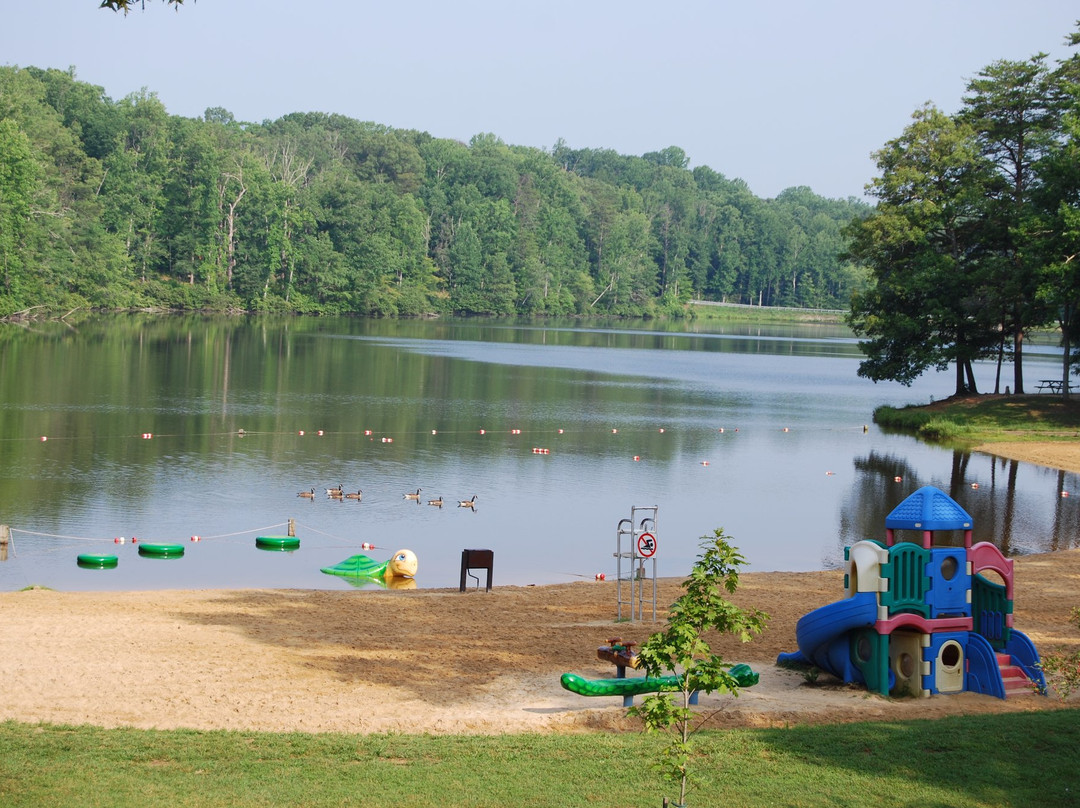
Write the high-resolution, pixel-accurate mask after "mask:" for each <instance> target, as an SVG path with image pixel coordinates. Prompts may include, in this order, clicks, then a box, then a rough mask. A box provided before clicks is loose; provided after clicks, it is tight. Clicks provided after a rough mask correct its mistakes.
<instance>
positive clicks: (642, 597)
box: [614, 505, 659, 623]
mask: <svg viewBox="0 0 1080 808" xmlns="http://www.w3.org/2000/svg"><path fill="white" fill-rule="evenodd" d="M658 508H659V506H657V505H634V506H632V507H631V508H630V518H629V519H622V520H620V521H619V526H618V528H617V530H616V535H615V554H614V555H615V595H616V598H617V601H618V616H617V619H618V620H619V622H622V621H623V620H624V619H626V620H629V621H630V622H633V621H634V620H644V619H645V606H646V605H647V604H649V603H651V604H652V620H653V622H654V623H655V622H656V593H657V588H656V554H655V546H656V545H655V542H656V512H657V510H658ZM646 534H649V535H651V536H652V537H653V538H652V547H653V552H651V553H648V552H647V553H646V554H644V555H642V553H641V552H639V546H638V545H639V539H641V538H642V537H643V536H646ZM624 542H626V544H625V545H624ZM645 543H646V544H648V539H647V537H646V540H645ZM642 549H644V548H642ZM650 567H651V569H650ZM650 582H651V583H650ZM626 587H629V594H628V595H627V596H625V597H624V594H625V590H626ZM646 590H649V591H648V593H647V592H646ZM623 607H626V608H627V609H628V611H629V615H628V616H626V617H624V615H623Z"/></svg>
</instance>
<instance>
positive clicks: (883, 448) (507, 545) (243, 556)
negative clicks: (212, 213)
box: [0, 315, 1077, 589]
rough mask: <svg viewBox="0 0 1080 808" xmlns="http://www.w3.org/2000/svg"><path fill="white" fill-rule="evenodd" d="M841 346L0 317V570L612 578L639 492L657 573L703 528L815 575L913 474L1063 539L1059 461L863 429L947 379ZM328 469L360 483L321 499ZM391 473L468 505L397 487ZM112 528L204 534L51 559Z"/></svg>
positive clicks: (661, 336)
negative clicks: (337, 568)
mask: <svg viewBox="0 0 1080 808" xmlns="http://www.w3.org/2000/svg"><path fill="white" fill-rule="evenodd" d="M1038 361H1039V360H1038V359H1035V360H1033V362H1034V363H1036V364H1037V363H1038ZM1046 361H1047V362H1048V363H1049V362H1051V361H1053V360H1052V357H1048V358H1047V359H1046ZM858 362H859V355H858V353H857V349H856V347H855V342H854V340H853V339H852V338H851V336H850V334H848V333H847V332H845V331H844V330H843V329H838V328H828V327H820V326H809V327H791V326H786V327H774V326H739V327H734V328H716V329H714V330H713V331H706V330H705V329H703V328H702V327H701V326H699V325H698V324H694V323H678V324H670V323H667V324H662V325H661V324H656V323H649V324H646V323H636V324H626V323H614V324H612V323H607V324H597V323H587V322H584V321H567V322H564V323H560V322H552V321H543V322H531V321H530V322H508V321H503V320H475V321H474V320H448V321H442V320H440V321H380V320H352V319H334V318H303V317H297V318H280V319H278V318H260V319H230V318H219V317H195V316H190V317H189V316H183V317H151V316H145V315H130V316H128V315H125V316H120V317H115V318H112V317H110V318H102V319H94V320H87V321H85V322H82V323H79V324H78V325H77V327H70V326H68V325H63V324H42V325H41V326H40V327H36V329H35V330H34V331H26V330H22V329H17V328H15V327H11V326H8V327H3V326H0V441H2V442H3V444H2V447H3V457H4V463H3V464H0V502H3V503H4V511H3V514H2V516H0V521H2V522H4V523H5V524H10V525H11V526H12V527H13V528H15V529H17V530H22V531H24V532H23V533H21V534H18V535H17V536H16V541H17V543H18V554H16V553H15V552H14V549H15V545H13V547H12V550H13V552H12V553H11V554H10V557H9V560H8V561H7V562H4V563H2V564H0V588H2V589H14V588H18V587H21V586H26V585H30V584H44V585H50V586H55V587H56V588H60V589H72V588H75V589H78V588H113V589H124V588H128V589H135V588H161V587H200V588H202V587H236V586H271V587H304V588H347V587H348V586H349V584H348V583H347V582H342V581H338V580H327V579H332V578H334V576H326V575H324V574H322V573H321V572H320V571H319V570H320V568H321V567H324V566H327V565H330V564H334V563H337V562H338V561H340V560H341V558H343V557H346V556H349V555H351V554H353V553H355V552H359V551H360V545H362V544H363V543H370V544H374V545H376V546H377V547H379V548H381V549H385V550H387V551H393V550H396V549H398V548H409V549H412V550H413V551H414V552H416V553H417V555H418V556H419V557H420V562H421V566H420V574H419V576H418V578H417V585H418V586H420V587H456V586H457V585H458V579H459V567H460V555H459V554H460V552H461V550H462V548H467V547H477V546H481V547H487V548H491V549H492V550H493V552H494V553H495V555H496V557H497V561H496V566H495V569H496V577H495V583H496V584H497V585H499V584H529V583H550V582H560V581H568V580H581V579H585V580H589V581H593V580H595V576H596V575H597V574H599V573H605V575H606V576H607V578H608V580H611V579H612V578H613V575H614V561H613V555H612V554H613V551H614V550H615V545H616V536H617V526H618V524H619V521H620V520H621V519H624V518H625V517H626V516H627V515H628V513H629V510H630V508H631V507H632V506H635V505H641V504H649V505H653V504H656V505H657V506H658V508H659V511H658V515H657V520H656V521H657V533H656V536H657V540H658V546H659V548H660V549H659V551H658V554H657V559H658V565H659V569H660V574H662V575H681V574H684V573H685V572H686V571H687V570H688V569H689V566H690V565H691V564H692V562H693V559H694V557H695V556H696V554H697V552H698V546H697V539H698V537H699V536H703V535H708V534H710V533H711V531H712V530H713V529H715V528H717V527H723V528H725V530H726V531H727V533H728V534H729V535H731V536H733V537H734V540H735V543H736V544H737V545H738V546H739V547H740V550H741V551H742V552H743V553H744V555H745V556H746V557H747V559H749V561H750V568H751V569H755V570H769V569H788V570H804V569H818V568H821V567H822V566H830V565H836V564H839V563H840V560H841V559H842V552H843V547H844V546H846V545H849V544H852V543H853V542H854V541H858V540H859V539H862V538H873V537H880V536H882V535H883V525H884V518H885V516H886V514H888V513H889V511H890V510H891V509H892V508H893V507H895V505H897V504H898V503H899V502H900V501H901V500H902V499H903V498H904V497H905V496H906V495H907V494H910V493H911V492H912V491H914V490H915V489H916V488H917V487H919V486H921V485H923V484H933V485H937V486H938V487H940V488H942V489H943V490H945V491H946V492H947V493H949V494H950V495H951V496H953V497H954V498H955V499H956V500H957V501H958V502H960V504H961V505H962V506H963V507H965V508H966V509H967V510H968V511H969V512H970V513H971V514H972V515H973V516H974V517H975V519H976V524H975V529H976V531H977V533H978V535H979V537H980V538H982V539H986V540H990V541H994V542H995V543H998V544H999V545H1001V546H1004V547H1005V548H1006V549H1007V550H1009V551H1011V552H1032V551H1037V550H1049V549H1056V548H1058V547H1063V546H1072V544H1073V543H1074V542H1075V541H1076V539H1075V537H1076V535H1077V531H1076V527H1077V524H1076V513H1075V505H1076V503H1077V498H1076V497H1074V498H1070V499H1063V498H1061V497H1060V493H1059V492H1060V491H1061V490H1062V489H1069V490H1073V491H1075V490H1076V488H1077V486H1076V481H1075V479H1074V478H1073V476H1072V475H1059V474H1058V473H1056V472H1052V473H1051V472H1048V471H1047V470H1045V469H1040V468H1038V467H1035V466H1030V465H1027V464H1012V465H1011V466H1010V464H1009V463H1008V462H1007V461H996V460H993V459H991V458H989V457H987V456H983V455H970V456H968V455H964V454H962V453H961V454H957V453H954V452H951V451H948V450H944V449H941V448H940V447H935V446H930V445H926V444H922V443H919V442H918V441H915V440H913V439H912V438H910V437H908V436H904V435H895V434H887V433H885V432H883V431H882V430H880V429H878V428H877V427H875V426H873V425H872V424H870V417H871V413H872V411H873V409H874V407H876V406H877V405H879V404H896V405H902V404H905V403H909V402H912V401H915V402H918V401H927V400H929V399H931V398H935V397H936V398H941V397H944V396H947V395H948V393H949V391H950V390H951V386H952V383H953V380H952V376H951V374H943V375H942V376H940V377H938V376H928V377H926V378H924V379H920V380H919V382H918V383H917V384H916V385H915V386H913V387H912V388H910V389H909V388H905V387H902V386H900V385H889V384H878V385H875V384H872V383H870V382H868V381H866V380H865V379H860V378H858V376H857V375H856V372H855V371H856V368H857V366H858ZM43 368H47V369H48V372H47V373H46V372H41V369H43ZM979 372H983V373H984V375H985V376H987V377H989V376H990V375H991V374H992V373H993V367H992V366H991V367H987V368H983V369H981V370H980V371H979ZM1032 372H1033V374H1034V375H1039V373H1040V371H1038V370H1033V371H1032ZM1045 375H1050V373H1047V374H1045ZM980 383H981V384H982V383H984V379H980ZM984 386H985V385H984ZM867 424H870V425H869V427H868V428H867V429H865V430H864V425H867ZM534 449H540V450H544V451H539V452H535V451H533V450H534ZM896 478H900V480H901V481H900V482H899V483H898V482H896ZM972 484H978V485H979V488H977V489H976V488H972ZM336 485H343V486H344V487H345V488H346V489H347V490H353V491H355V490H357V489H360V488H362V489H363V491H364V497H363V501H362V502H358V501H343V500H342V501H337V502H328V501H326V500H325V499H324V498H323V497H322V496H321V495H322V491H323V490H324V488H326V487H330V486H336ZM312 488H314V489H315V491H316V492H318V494H319V497H318V498H317V499H314V500H311V501H307V500H303V499H300V498H298V497H297V495H296V494H297V492H298V491H308V490H310V489H312ZM417 488H422V489H423V496H424V497H425V499H426V498H428V497H429V496H430V497H432V498H437V497H443V498H445V500H446V502H447V503H457V502H458V501H459V500H464V499H469V498H470V497H471V496H472V495H473V494H477V502H479V503H482V504H481V507H480V508H478V509H477V510H476V512H471V511H470V510H467V509H464V508H462V509H459V508H457V507H447V508H435V507H427V506H426V505H424V506H423V507H417V506H418V504H419V503H417V502H408V503H403V501H402V492H404V491H415V490H416V489H417ZM289 518H296V520H297V523H298V524H297V530H298V535H300V536H302V537H303V544H302V547H301V549H300V550H298V551H297V552H295V553H284V554H283V553H258V552H257V551H256V550H255V549H254V547H253V546H252V540H253V539H254V536H253V535H251V531H253V530H255V529H264V530H265V529H267V528H268V526H270V527H273V526H277V525H280V524H282V523H284V522H286V520H288V519H289ZM28 531H30V532H28ZM133 534H134V535H138V536H140V537H142V536H150V537H153V538H154V540H160V541H185V542H186V541H188V538H189V537H190V536H193V535H199V536H201V537H202V538H203V541H202V542H200V543H198V544H197V545H190V549H189V552H188V553H187V555H186V557H185V558H184V559H183V560H182V561H180V562H178V563H177V564H169V565H164V566H163V565H160V564H159V565H153V564H145V563H143V562H142V561H140V559H139V558H138V557H137V556H136V555H134V554H131V553H129V552H128V551H129V550H130V545H129V546H126V547H125V548H124V549H121V550H120V551H119V552H120V553H121V559H120V564H119V567H118V569H116V570H111V571H109V572H108V573H104V574H103V573H101V572H100V571H94V572H88V571H85V570H77V569H76V566H75V563H74V559H75V554H76V553H77V552H95V551H101V550H102V549H108V550H110V551H111V550H112V549H113V543H112V540H113V538H114V537H119V536H128V537H130V536H131V535H133ZM95 542H96V543H98V545H100V546H95V544H94V543H95ZM164 567H168V569H167V570H166V569H165V568H164Z"/></svg>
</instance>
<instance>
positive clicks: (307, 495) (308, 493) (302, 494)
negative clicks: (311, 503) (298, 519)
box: [296, 488, 315, 499]
mask: <svg viewBox="0 0 1080 808" xmlns="http://www.w3.org/2000/svg"><path fill="white" fill-rule="evenodd" d="M296 496H298V497H303V498H304V499H315V489H314V488H312V489H311V490H310V491H301V492H300V493H298V494H297V495H296Z"/></svg>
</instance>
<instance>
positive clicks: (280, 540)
mask: <svg viewBox="0 0 1080 808" xmlns="http://www.w3.org/2000/svg"><path fill="white" fill-rule="evenodd" d="M255 546H256V547H258V548H259V549H260V550H299V549H300V539H299V538H297V537H296V536H257V537H256V538H255Z"/></svg>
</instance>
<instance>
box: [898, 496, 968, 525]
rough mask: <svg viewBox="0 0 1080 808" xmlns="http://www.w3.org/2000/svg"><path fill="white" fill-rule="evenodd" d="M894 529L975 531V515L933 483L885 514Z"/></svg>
mask: <svg viewBox="0 0 1080 808" xmlns="http://www.w3.org/2000/svg"><path fill="white" fill-rule="evenodd" d="M885 527H886V528H888V529H890V530H971V516H970V515H969V514H968V512H967V511H965V510H964V509H963V508H961V507H960V506H959V505H957V504H956V500H954V499H953V498H952V497H950V496H949V495H948V494H946V493H945V492H944V491H942V490H940V489H938V488H934V486H932V485H927V486H923V487H922V488H920V489H919V490H918V491H916V492H915V493H914V494H912V495H911V496H909V497H908V498H907V499H905V500H904V501H903V502H901V503H900V504H899V505H897V506H896V507H895V508H893V512H892V513H890V514H889V515H888V516H886V517H885Z"/></svg>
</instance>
